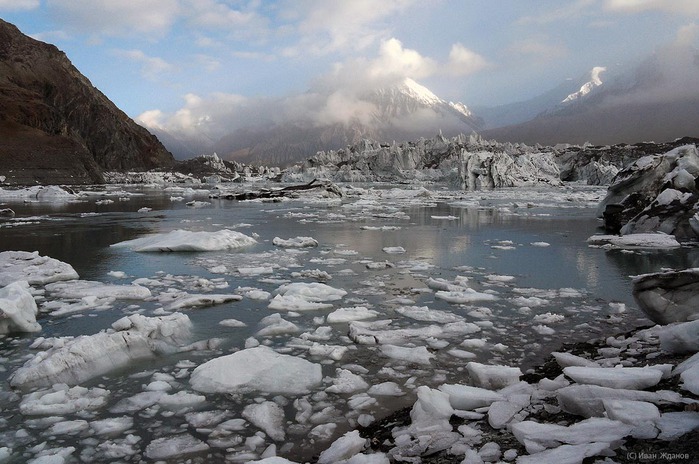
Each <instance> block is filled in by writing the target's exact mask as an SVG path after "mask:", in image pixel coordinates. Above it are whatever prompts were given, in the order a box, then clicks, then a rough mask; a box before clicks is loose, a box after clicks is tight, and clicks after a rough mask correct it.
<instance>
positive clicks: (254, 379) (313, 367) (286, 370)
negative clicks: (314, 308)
mask: <svg viewBox="0 0 699 464" xmlns="http://www.w3.org/2000/svg"><path fill="white" fill-rule="evenodd" d="M321 380H322V373H321V367H320V365H319V364H315V363H312V362H309V361H306V360H305V359H301V358H297V357H295V356H289V355H284V354H279V353H277V352H275V351H274V350H272V349H271V348H268V347H265V346H258V347H255V348H248V349H244V350H241V351H238V352H235V353H233V354H229V355H226V356H221V357H218V358H214V359H212V360H211V361H208V362H206V363H204V364H202V365H201V366H199V367H197V368H196V369H194V371H193V372H192V375H191V378H190V384H191V385H192V388H194V389H195V390H197V391H201V392H204V393H216V392H220V393H247V392H264V393H273V394H302V393H308V392H309V391H310V389H311V388H313V387H315V386H316V385H318V384H320V382H321Z"/></svg>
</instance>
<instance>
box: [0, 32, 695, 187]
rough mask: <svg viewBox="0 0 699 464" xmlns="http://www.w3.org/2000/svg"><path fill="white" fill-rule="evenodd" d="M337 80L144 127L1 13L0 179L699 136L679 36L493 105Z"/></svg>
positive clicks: (75, 179) (407, 86)
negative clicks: (380, 147)
mask: <svg viewBox="0 0 699 464" xmlns="http://www.w3.org/2000/svg"><path fill="white" fill-rule="evenodd" d="M333 85H335V83H332V82H331V83H330V84H328V88H326V89H323V88H315V89H313V90H309V92H308V93H306V94H302V95H298V96H294V97H291V98H288V99H286V100H280V101H273V100H266V101H265V102H264V104H265V106H263V107H261V108H257V107H252V108H248V113H245V114H244V116H249V118H248V117H243V118H240V117H239V119H238V122H240V121H241V120H242V121H243V122H244V123H245V124H237V125H229V124H227V122H228V121H227V120H226V119H225V117H223V118H219V120H218V121H214V122H215V123H216V124H217V125H216V126H214V125H211V124H210V121H209V119H211V120H213V118H202V126H201V128H197V129H196V130H195V131H189V132H183V131H177V130H168V129H167V127H163V126H158V127H148V128H147V129H148V130H146V129H144V128H143V127H141V126H139V125H138V124H136V123H135V122H134V121H133V120H131V118H129V117H128V116H127V115H126V114H124V113H123V112H122V111H121V110H119V109H118V108H117V107H116V106H115V105H114V104H113V103H112V102H111V101H109V99H108V98H107V97H106V96H105V95H103V94H102V93H101V92H100V91H99V90H97V89H96V88H95V87H94V86H93V85H92V84H91V83H90V82H89V80H88V79H87V78H86V77H85V76H83V75H82V74H80V72H79V71H78V70H77V69H76V68H75V67H74V66H73V65H72V64H71V63H70V61H69V60H68V58H67V57H66V56H65V54H64V53H63V52H61V51H60V50H58V49H57V48H56V47H55V46H53V45H49V44H46V43H43V42H40V41H37V40H34V39H31V38H29V37H27V36H26V35H24V34H22V33H21V32H20V31H19V30H18V29H17V28H16V27H15V26H13V25H11V24H9V23H7V22H4V21H2V20H0V182H2V179H3V178H4V179H6V180H7V182H14V183H33V182H41V183H86V182H100V181H101V180H102V172H103V171H104V170H141V169H150V168H155V167H165V166H172V165H173V163H174V162H175V161H174V159H173V157H172V155H171V154H170V152H171V153H173V154H175V157H176V158H179V159H185V158H191V157H193V156H196V155H199V154H209V153H213V152H216V153H218V155H219V156H220V157H221V158H223V159H225V160H228V161H238V162H244V163H253V164H265V165H275V166H286V165H289V164H293V163H295V162H298V161H302V160H306V159H308V158H310V157H312V156H313V155H315V154H316V153H317V152H319V151H327V150H337V149H339V148H344V147H347V146H350V145H353V144H356V143H358V142H360V141H362V140H365V139H370V140H374V141H378V142H380V143H391V142H393V141H398V142H400V141H406V140H416V139H419V138H421V137H425V138H429V137H433V136H434V135H435V134H437V133H442V134H443V135H444V136H455V135H457V134H459V133H464V134H470V133H472V132H478V133H480V135H481V136H483V137H485V138H488V139H495V140H498V141H502V142H524V143H527V144H530V145H532V144H536V143H539V144H544V145H553V144H556V143H573V144H583V143H585V142H591V143H593V144H598V145H606V144H617V143H636V142H640V141H669V140H673V139H676V138H680V137H684V136H690V137H697V136H699V52H698V51H697V50H696V49H694V48H693V47H690V46H682V45H678V44H675V45H671V46H668V47H665V48H663V49H660V50H658V51H657V52H656V53H654V54H653V55H652V56H650V57H648V58H647V59H646V60H644V61H643V62H641V63H640V64H639V65H638V66H635V67H632V68H629V69H627V70H625V71H617V70H614V72H612V70H606V69H605V68H603V67H595V68H593V69H592V70H591V71H590V73H588V74H587V75H586V76H583V77H581V78H580V79H577V80H568V81H565V82H563V83H561V84H560V85H559V86H558V87H556V88H554V89H552V90H551V91H549V92H546V93H544V94H542V95H539V96H537V97H535V98H532V99H529V100H526V101H521V102H517V103H512V104H509V105H503V106H499V107H494V108H477V109H475V110H473V109H470V108H469V107H467V106H466V105H465V104H463V103H460V102H456V103H454V102H449V101H446V100H444V99H442V98H440V97H438V96H437V95H435V94H434V93H433V92H431V91H430V90H429V89H427V88H426V87H424V86H422V85H420V84H418V83H417V82H415V81H413V80H412V79H404V80H401V81H399V82H393V83H390V84H389V83H384V84H382V85H377V88H374V89H371V90H364V91H361V92H360V91H358V90H357V89H354V91H352V90H351V89H338V88H333ZM304 104H305V105H306V106H303V105H304ZM260 109H261V110H262V111H258V110H260ZM223 110H224V111H222V112H221V114H222V115H224V116H225V114H226V113H225V108H223ZM232 112H234V111H231V112H229V113H232ZM207 124H208V126H207ZM214 127H216V128H214ZM229 127H231V129H227V128H229ZM148 131H150V132H151V133H149V132H148ZM153 134H155V136H157V137H158V138H156V137H155V136H153ZM158 139H160V141H159V140H158ZM161 141H162V144H161ZM163 145H164V146H163ZM165 147H167V149H166V148H165ZM168 150H169V151H168Z"/></svg>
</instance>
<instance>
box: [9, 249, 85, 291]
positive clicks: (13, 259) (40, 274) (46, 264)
mask: <svg viewBox="0 0 699 464" xmlns="http://www.w3.org/2000/svg"><path fill="white" fill-rule="evenodd" d="M77 278H78V273H77V272H75V269H73V267H72V266H71V265H70V264H67V263H64V262H62V261H59V260H57V259H54V258H49V257H48V256H40V255H39V252H37V251H35V252H33V253H30V252H27V251H3V252H1V253H0V285H1V286H5V285H9V284H11V283H12V282H15V281H17V280H25V281H27V282H29V284H30V285H45V284H48V283H51V282H58V281H61V280H73V279H77Z"/></svg>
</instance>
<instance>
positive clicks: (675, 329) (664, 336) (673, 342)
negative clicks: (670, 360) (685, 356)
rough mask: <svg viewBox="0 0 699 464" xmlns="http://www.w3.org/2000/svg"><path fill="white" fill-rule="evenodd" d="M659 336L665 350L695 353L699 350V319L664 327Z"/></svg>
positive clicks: (661, 346)
mask: <svg viewBox="0 0 699 464" xmlns="http://www.w3.org/2000/svg"><path fill="white" fill-rule="evenodd" d="M658 338H659V339H660V348H661V349H662V350H663V351H668V352H670V353H695V352H697V351H699V320H696V321H690V322H681V323H679V324H672V325H668V326H665V327H662V328H661V329H660V330H658Z"/></svg>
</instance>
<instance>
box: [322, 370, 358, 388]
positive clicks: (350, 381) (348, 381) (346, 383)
mask: <svg viewBox="0 0 699 464" xmlns="http://www.w3.org/2000/svg"><path fill="white" fill-rule="evenodd" d="M335 374H336V376H335V377H334V378H333V379H332V383H333V384H332V385H331V386H329V387H328V388H326V389H325V391H326V392H328V393H355V392H358V391H363V390H366V389H367V388H369V384H368V383H366V381H365V380H364V379H363V378H362V377H361V376H359V375H357V374H355V373H353V372H352V371H349V370H347V369H336V370H335Z"/></svg>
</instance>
